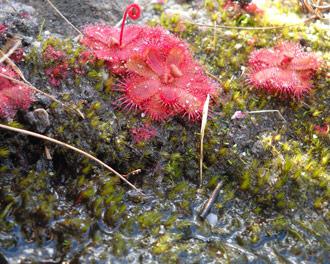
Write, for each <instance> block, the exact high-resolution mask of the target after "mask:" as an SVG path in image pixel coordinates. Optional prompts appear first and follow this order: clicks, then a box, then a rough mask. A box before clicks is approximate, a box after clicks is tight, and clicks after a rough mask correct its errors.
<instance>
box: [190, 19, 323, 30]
mask: <svg viewBox="0 0 330 264" xmlns="http://www.w3.org/2000/svg"><path fill="white" fill-rule="evenodd" d="M315 18H317V16H312V17H310V18H308V19H305V20H304V21H302V22H300V23H296V24H291V25H282V26H269V27H236V26H226V25H216V26H214V25H207V24H201V23H195V22H192V21H188V20H186V21H185V22H186V23H189V24H192V25H196V26H200V27H209V28H214V27H215V28H217V29H239V30H270V29H281V28H287V27H299V26H302V25H304V24H305V23H307V22H309V21H311V20H313V19H315Z"/></svg>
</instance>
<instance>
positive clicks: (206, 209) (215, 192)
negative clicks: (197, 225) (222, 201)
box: [199, 181, 223, 219]
mask: <svg viewBox="0 0 330 264" xmlns="http://www.w3.org/2000/svg"><path fill="white" fill-rule="evenodd" d="M222 185H223V183H222V181H220V182H219V183H218V184H217V186H216V187H215V189H214V190H213V192H212V194H211V196H210V198H209V199H208V200H207V202H206V204H205V205H204V208H203V210H202V212H201V213H200V215H199V216H200V217H201V218H202V219H205V218H206V216H207V215H208V213H209V211H210V210H211V207H212V206H213V204H214V202H215V199H217V197H218V194H219V192H220V188H221V187H222Z"/></svg>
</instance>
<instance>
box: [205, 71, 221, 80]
mask: <svg viewBox="0 0 330 264" xmlns="http://www.w3.org/2000/svg"><path fill="white" fill-rule="evenodd" d="M206 74H207V75H208V76H209V77H210V78H212V79H213V80H215V81H217V82H219V83H221V81H220V79H219V78H218V77H217V76H215V75H214V74H212V73H210V72H208V71H206Z"/></svg>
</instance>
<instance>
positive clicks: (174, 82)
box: [82, 4, 216, 120]
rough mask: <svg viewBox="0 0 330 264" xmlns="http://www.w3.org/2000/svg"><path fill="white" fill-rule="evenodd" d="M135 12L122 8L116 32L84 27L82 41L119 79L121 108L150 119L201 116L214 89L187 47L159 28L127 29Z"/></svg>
mask: <svg viewBox="0 0 330 264" xmlns="http://www.w3.org/2000/svg"><path fill="white" fill-rule="evenodd" d="M139 15H140V8H139V7H138V5H136V4H133V5H130V6H128V7H127V9H126V12H125V14H124V17H123V22H122V26H121V29H120V30H119V29H118V28H115V27H110V26H105V25H96V26H88V27H86V28H85V31H84V33H85V36H84V37H83V39H82V43H83V44H84V45H85V46H87V47H88V48H89V50H91V51H92V52H93V54H94V56H95V57H96V58H97V59H102V60H104V61H105V62H106V63H107V64H108V66H109V67H110V69H111V71H112V72H114V73H117V74H122V76H123V75H124V79H123V81H122V84H121V85H120V88H119V91H121V92H123V96H122V98H121V99H120V100H121V104H120V105H121V106H124V107H126V108H127V109H132V108H135V109H139V110H141V111H143V112H144V113H146V114H147V115H148V116H150V117H151V118H152V119H154V120H164V119H167V118H168V117H170V116H174V115H186V116H188V117H189V119H190V120H196V119H199V118H200V117H201V114H202V108H203V104H204V102H205V99H206V97H207V94H210V95H211V96H215V95H216V85H215V84H214V83H213V82H211V81H210V80H209V78H208V77H206V76H205V75H204V73H203V70H202V68H201V67H200V66H199V65H198V64H197V63H196V62H195V61H194V59H193V58H192V56H191V54H190V52H189V49H188V45H187V44H186V43H185V42H184V41H182V40H180V39H178V38H176V37H175V36H173V35H172V34H170V33H168V32H167V31H165V30H164V29H163V28H161V27H154V28H153V27H149V26H145V25H143V26H138V25H131V26H127V27H126V29H125V31H124V24H125V19H126V17H127V16H129V17H130V18H132V19H137V18H138V17H139Z"/></svg>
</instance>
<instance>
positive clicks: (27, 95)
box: [0, 64, 33, 118]
mask: <svg viewBox="0 0 330 264" xmlns="http://www.w3.org/2000/svg"><path fill="white" fill-rule="evenodd" d="M0 73H1V74H4V75H7V76H8V77H11V78H17V77H18V75H17V74H16V73H15V72H14V71H12V70H11V69H10V68H9V67H7V66H5V65H3V64H0ZM32 102H33V92H32V91H31V89H29V88H28V87H26V86H24V85H21V84H17V83H14V82H12V81H10V80H8V79H6V78H4V77H2V76H0V117H1V118H13V117H14V116H15V114H16V112H17V111H18V110H19V109H22V110H26V109H28V108H29V107H30V105H31V103H32Z"/></svg>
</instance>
